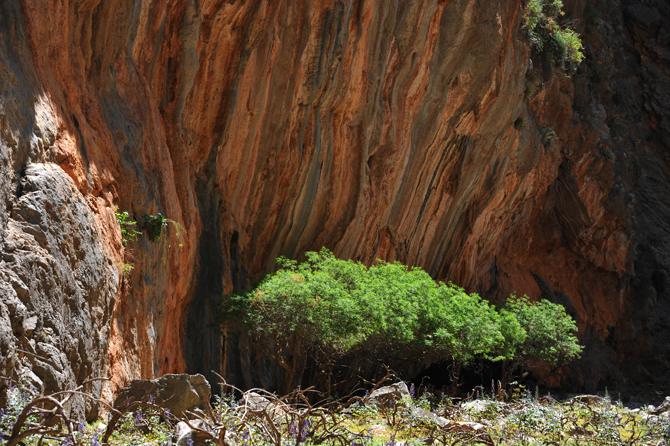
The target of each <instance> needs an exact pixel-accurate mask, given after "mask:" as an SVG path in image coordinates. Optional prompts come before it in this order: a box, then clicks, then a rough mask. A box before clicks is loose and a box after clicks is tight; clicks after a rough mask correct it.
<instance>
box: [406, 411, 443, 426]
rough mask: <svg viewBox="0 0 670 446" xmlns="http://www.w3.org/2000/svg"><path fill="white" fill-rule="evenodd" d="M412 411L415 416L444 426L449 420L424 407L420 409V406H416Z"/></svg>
mask: <svg viewBox="0 0 670 446" xmlns="http://www.w3.org/2000/svg"><path fill="white" fill-rule="evenodd" d="M412 412H413V414H414V416H415V417H419V418H423V419H425V420H427V421H429V422H432V423H435V424H437V425H438V426H440V427H445V426H446V425H448V424H449V420H447V419H446V418H444V417H441V416H439V415H437V414H434V413H433V412H431V411H428V410H426V409H421V408H420V407H417V408H416V409H414V410H413V411H412Z"/></svg>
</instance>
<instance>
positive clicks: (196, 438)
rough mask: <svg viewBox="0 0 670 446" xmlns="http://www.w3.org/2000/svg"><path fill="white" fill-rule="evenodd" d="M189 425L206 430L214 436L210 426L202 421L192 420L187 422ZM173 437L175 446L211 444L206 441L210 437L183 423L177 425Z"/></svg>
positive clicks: (203, 445) (204, 445) (206, 445)
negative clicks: (175, 441)
mask: <svg viewBox="0 0 670 446" xmlns="http://www.w3.org/2000/svg"><path fill="white" fill-rule="evenodd" d="M189 423H190V424H191V425H192V426H194V427H197V428H198V429H203V430H206V431H208V432H210V433H211V434H212V435H215V434H214V431H213V430H212V428H211V426H209V425H208V424H207V423H205V422H204V421H202V420H193V421H189ZM175 436H176V437H177V446H209V445H210V444H211V443H210V442H211V440H210V442H208V441H207V440H209V439H210V437H208V436H207V435H206V434H204V433H203V432H200V431H197V430H195V429H192V428H191V427H190V426H189V425H188V424H186V423H185V422H183V421H180V422H179V423H177V428H176V433H175Z"/></svg>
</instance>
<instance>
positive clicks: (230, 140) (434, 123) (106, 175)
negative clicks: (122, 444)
mask: <svg viewBox="0 0 670 446" xmlns="http://www.w3.org/2000/svg"><path fill="white" fill-rule="evenodd" d="M564 3H565V9H566V13H567V14H566V16H565V19H566V20H571V19H572V18H575V19H579V23H580V25H579V27H580V28H579V31H580V32H582V34H583V36H584V42H585V47H586V49H585V52H586V56H587V58H586V61H585V62H584V63H583V64H582V66H581V67H580V69H579V71H578V72H577V74H576V75H575V76H573V78H572V79H567V78H563V77H562V76H554V77H551V78H547V79H539V80H537V81H536V82H531V83H530V85H527V78H528V77H527V74H529V70H531V72H530V74H531V75H532V74H533V73H532V70H538V68H537V66H538V61H535V63H534V64H533V66H534V68H532V69H531V63H530V61H529V57H530V52H529V47H528V45H527V44H526V43H525V42H524V41H523V40H522V38H521V36H520V34H519V24H520V21H521V19H522V14H523V12H522V8H521V2H520V0H515V1H506V2H479V3H478V2H471V1H468V0H430V1H425V2H415V1H405V0H403V1H399V2H384V1H380V0H347V1H341V2H340V1H337V2H336V1H334V0H329V1H321V2H310V1H303V0H300V1H276V2H261V1H259V0H251V1H246V2H234V1H229V2H224V1H221V0H201V1H195V0H177V1H168V0H137V1H134V2H131V1H129V0H109V1H104V2H102V1H99V0H86V1H74V0H70V1H65V2H44V1H41V0H6V1H3V2H1V3H0V179H1V183H0V184H2V187H0V229H2V231H3V234H5V233H8V231H14V229H12V228H15V227H19V226H20V230H21V233H22V234H29V235H30V237H32V238H30V237H28V236H27V235H26V236H25V238H26V240H29V242H26V243H29V245H28V249H27V250H26V254H25V256H27V257H25V258H26V259H28V258H29V257H30V255H33V256H35V257H39V258H40V260H39V262H42V263H43V264H44V265H47V266H39V265H40V263H39V262H38V260H37V259H35V260H34V263H35V264H36V265H38V266H35V265H33V264H31V265H32V266H30V267H29V265H28V263H24V261H23V260H21V259H22V258H24V257H20V256H17V255H16V254H14V253H13V251H9V250H8V247H10V246H15V245H13V244H8V243H7V242H6V240H9V238H8V237H9V236H7V235H3V239H2V240H3V243H2V250H3V251H2V255H3V258H4V257H5V256H9V257H8V258H10V257H11V258H17V259H18V260H11V261H10V260H3V262H5V263H6V264H10V263H12V264H14V263H16V264H17V265H19V264H20V265H21V266H17V268H19V269H21V270H22V271H25V276H21V275H20V274H19V273H18V272H16V271H18V270H14V269H10V268H9V267H5V266H1V267H0V268H2V269H3V271H11V272H12V273H10V272H6V273H4V274H5V277H6V278H5V279H3V280H1V281H0V287H2V290H3V291H2V293H1V294H0V295H2V296H3V299H2V302H3V303H2V305H3V308H6V311H5V310H4V309H3V315H4V316H2V319H3V320H4V321H5V322H4V324H0V350H1V351H2V352H3V353H2V354H3V355H4V356H3V357H4V358H7V357H9V356H12V355H11V354H9V353H7V352H10V351H11V352H13V351H14V350H15V348H17V346H18V345H22V346H23V347H22V349H27V348H28V347H26V345H31V344H30V339H32V338H35V336H36V335H35V333H38V334H41V332H42V326H43V325H44V320H43V318H40V317H41V316H40V314H39V313H38V312H36V311H35V312H31V311H33V310H32V309H31V307H30V306H28V305H27V304H26V303H25V302H24V300H26V299H27V300H28V301H31V300H32V299H33V298H32V294H31V293H33V290H37V289H38V288H40V287H46V286H52V287H53V289H54V290H55V291H54V293H55V294H53V297H51V298H50V299H51V300H49V305H50V308H52V309H54V313H53V318H55V319H59V318H60V319H62V320H70V319H69V318H70V315H71V314H73V313H72V312H74V314H76V313H77V312H82V313H85V311H84V310H82V308H84V309H88V311H89V314H88V316H86V317H88V318H90V320H91V321H92V322H91V325H90V326H91V329H92V330H93V333H92V334H91V335H90V336H89V335H83V337H84V338H85V339H89V337H90V338H91V339H92V338H96V339H98V338H99V342H98V341H95V342H93V341H91V342H93V344H91V346H92V347H91V348H93V349H95V348H101V349H103V350H105V351H106V354H101V353H102V351H100V350H98V351H96V354H97V361H98V362H95V361H94V362H91V366H90V367H89V366H77V367H80V369H81V370H86V371H85V372H83V371H81V370H79V371H74V370H73V371H72V374H71V375H68V376H71V378H72V379H73V380H75V381H77V382H79V380H81V379H84V378H85V377H89V376H92V375H94V374H96V373H98V368H97V367H100V369H99V370H100V371H101V372H102V371H103V370H105V371H107V372H108V373H109V374H110V376H112V383H111V386H110V387H109V388H107V389H106V390H105V391H106V392H107V396H108V397H111V396H110V392H111V391H113V390H117V389H119V388H121V387H122V386H123V385H124V384H125V383H126V382H128V381H129V380H130V379H133V378H152V377H154V376H159V375H161V374H164V373H170V372H179V373H180V372H183V371H185V370H188V371H190V372H202V373H205V374H209V373H210V370H215V371H218V372H220V373H221V374H223V375H224V376H225V377H226V379H228V380H229V381H230V382H231V383H234V384H239V385H241V386H248V387H251V386H254V385H261V386H263V387H265V388H267V389H272V388H273V385H274V383H273V379H274V378H273V376H272V374H271V373H268V372H267V370H268V369H267V368H266V367H263V366H262V361H261V360H260V358H258V357H257V356H256V355H255V354H254V351H255V350H254V348H253V346H251V345H249V341H248V340H247V339H246V338H244V337H240V336H238V335H236V334H235V333H227V334H224V336H222V335H221V334H220V333H219V331H218V329H217V328H216V327H214V322H215V318H214V316H213V312H214V309H215V307H216V305H217V300H216V299H218V297H220V296H221V295H223V294H225V293H229V292H231V291H232V290H233V289H240V288H243V287H245V286H248V285H249V283H251V282H252V281H253V280H255V279H257V278H259V277H260V276H261V275H262V274H264V273H266V272H268V271H270V270H271V269H272V268H273V262H274V258H275V257H276V256H277V255H285V256H288V257H298V256H299V255H301V253H303V252H304V251H305V250H309V249H319V248H320V247H321V246H326V247H329V248H330V249H332V250H333V251H334V252H335V254H336V255H338V256H341V257H348V258H354V259H359V260H361V261H363V262H368V263H369V262H372V261H373V260H374V259H375V258H383V259H386V260H400V261H402V262H405V263H408V264H412V265H418V266H421V267H423V268H424V269H426V270H427V271H428V272H429V273H431V274H432V275H433V276H434V277H435V278H437V279H440V280H452V281H454V282H455V283H458V284H460V285H462V286H464V287H465V288H466V289H467V290H468V291H477V292H479V293H480V294H482V295H484V296H485V297H487V298H492V299H500V298H503V297H505V296H507V295H508V294H509V293H511V292H512V291H517V292H519V293H525V294H528V295H530V296H531V297H533V298H539V297H545V298H548V299H551V300H554V301H556V302H560V303H563V304H565V305H566V306H567V307H568V309H569V311H570V312H571V313H572V314H574V315H575V317H576V319H577V322H578V325H579V327H580V336H581V337H582V339H583V340H584V342H585V343H586V347H587V349H586V351H585V353H584V359H583V360H582V361H581V362H580V363H577V364H575V365H573V366H572V367H571V368H570V369H566V370H565V371H564V372H562V373H561V374H557V375H554V377H553V378H551V379H549V380H547V381H546V384H547V385H570V386H573V387H575V388H578V387H583V388H587V389H593V388H595V387H597V386H598V385H601V386H602V385H603V384H605V383H607V382H617V381H619V382H621V381H625V380H629V381H650V380H653V379H655V378H659V379H662V378H660V377H662V376H663V375H664V374H665V373H666V372H667V371H668V370H670V363H669V362H668V361H670V359H668V358H670V354H668V353H670V330H668V327H669V326H670V281H668V272H669V271H670V246H669V245H670V237H668V235H667V234H668V232H669V231H670V202H668V200H667V190H668V187H669V186H670V184H669V179H670V160H669V159H668V156H667V153H668V144H669V143H668V141H670V124H669V122H670V118H669V117H670V100H669V99H668V98H669V97H670V94H669V93H668V92H669V91H670V87H669V85H670V70H669V69H668V51H669V50H668V45H669V44H668V35H669V34H668V32H669V31H668V26H667V23H668V22H669V20H668V19H669V17H670V11H669V10H668V5H667V4H666V3H665V2H663V1H662V0H648V1H646V2H645V3H644V5H641V4H640V3H639V2H637V1H634V0H620V1H615V0H586V1H577V0H566V1H565V2H564ZM527 87H530V91H529V94H528V95H526V90H527ZM518 118H523V119H525V122H526V125H525V126H524V127H523V128H521V129H519V128H516V127H515V126H514V125H513V123H514V122H515V121H516V120H517V119H518ZM554 135H555V137H554ZM31 163H54V164H57V165H59V166H60V168H61V169H62V170H63V171H64V172H66V173H67V175H68V176H69V177H70V178H71V179H72V181H73V184H74V187H73V188H70V192H67V193H66V195H68V196H66V197H60V198H58V199H61V198H62V199H64V200H66V201H67V200H75V201H77V202H80V200H81V198H82V197H86V198H85V199H84V200H83V201H81V202H82V203H84V202H85V203H86V204H87V208H88V212H89V213H90V214H91V215H90V217H92V220H91V221H93V223H91V224H89V225H88V228H89V229H90V230H91V232H90V233H86V229H85V228H83V227H81V225H80V224H79V223H78V222H77V219H76V218H73V219H61V220H54V219H52V220H50V223H49V224H51V225H52V227H51V228H46V232H45V229H42V228H41V227H39V224H37V223H35V222H33V218H37V217H35V216H34V215H33V214H32V213H33V210H32V208H31V207H30V206H32V204H31V203H29V202H28V201H27V200H26V203H25V206H27V207H25V208H20V209H23V210H22V211H21V212H23V214H24V215H23V216H22V217H20V218H19V215H18V214H16V215H17V217H16V218H14V217H11V215H12V213H13V212H14V203H15V202H16V201H17V200H20V199H21V197H17V195H20V193H18V192H19V191H20V187H19V185H20V184H21V183H20V182H21V178H22V177H23V176H24V171H26V170H27V167H26V166H29V165H30V164H31ZM54 171H55V168H54ZM46 186H47V184H43V183H39V188H42V187H46ZM36 192H38V191H33V193H36ZM42 192H43V193H44V194H46V195H47V197H46V201H45V200H42V201H41V202H39V203H37V205H43V204H44V205H46V204H45V203H47V202H48V203H52V202H53V204H58V203H60V202H58V201H55V200H57V198H56V197H52V196H51V195H52V194H54V193H55V191H54V190H52V189H44V190H43V191H42ZM116 206H118V207H119V208H120V209H121V210H122V211H124V210H127V211H129V212H130V213H131V215H133V219H135V220H140V219H141V217H142V215H144V214H145V213H147V214H157V213H158V212H160V213H162V214H163V215H165V216H167V217H168V218H171V219H173V220H175V221H177V222H179V223H180V224H182V225H183V226H184V227H185V228H186V229H187V230H188V233H187V236H186V239H185V240H184V242H183V246H181V247H178V246H177V245H178V242H177V240H176V239H175V238H173V237H172V238H170V240H169V243H170V244H171V249H169V250H168V251H167V254H166V256H163V250H162V248H161V247H160V246H158V244H151V243H149V242H148V241H147V240H146V238H145V237H140V238H139V239H138V241H136V242H130V243H129V244H128V246H127V248H126V249H125V250H124V248H123V246H122V245H121V240H120V237H121V236H120V232H119V229H118V226H117V225H116V222H115V220H114V214H113V210H114V208H115V207H116ZM35 209H37V211H36V212H38V213H40V212H41V211H40V210H39V207H37V208H35ZM49 212H53V211H48V210H47V211H45V214H43V215H49ZM82 212H83V211H82ZM87 218H88V217H87ZM17 230H18V229H17ZM49 231H53V232H54V233H63V234H72V239H71V240H75V237H79V238H78V239H77V240H81V241H86V242H88V240H89V238H91V239H94V240H92V243H93V245H91V246H95V248H90V249H91V250H93V251H95V252H96V253H99V256H101V257H100V258H101V259H102V258H105V259H107V260H109V261H111V262H112V263H111V265H112V266H115V265H119V264H123V263H132V264H134V266H135V269H134V270H132V272H131V273H130V274H129V275H128V276H126V277H121V274H120V273H117V274H116V275H115V276H114V277H111V276H109V275H108V274H109V273H110V271H111V270H109V271H108V269H109V268H108V266H110V264H109V262H107V260H105V261H101V262H102V263H99V264H100V265H107V266H105V267H104V268H103V269H104V271H103V270H101V269H97V270H96V269H95V268H94V267H93V266H91V267H90V268H91V270H92V271H93V270H95V271H94V274H93V276H92V277H93V279H89V278H86V277H82V276H80V275H79V273H78V272H77V269H76V268H79V267H77V266H75V267H74V269H72V268H71V267H70V266H67V268H69V270H70V271H72V274H71V276H68V274H67V271H66V270H64V271H65V272H66V274H65V277H66V278H62V277H61V275H60V274H58V272H56V271H61V270H60V268H65V267H66V266H65V265H66V263H67V262H70V261H74V258H73V257H72V256H74V257H77V256H78V255H79V253H80V251H81V250H82V248H81V246H80V245H75V244H74V242H72V243H70V239H69V238H68V239H64V240H67V242H66V243H62V244H56V245H53V244H51V240H52V239H50V238H49V237H50V236H49ZM80 231H81V234H80V233H79V232H80ZM42 233H44V234H45V237H46V238H43V237H42V235H41V234H42ZM22 237H23V236H22ZM43 244H45V245H44V246H43ZM16 246H17V247H16V248H14V251H17V250H18V251H21V250H22V249H23V248H20V247H18V245H16ZM38 249H42V250H43V251H38ZM37 252H40V255H39V256H38V255H37V254H35V253H37ZM59 252H61V253H63V254H62V256H61V255H60V254H58V253H59ZM42 253H44V254H42ZM22 255H23V254H22ZM96 255H98V254H96ZM12 256H13V257H12ZM45 256H47V258H48V256H52V257H53V258H54V259H55V260H54V262H55V263H54V264H53V265H52V264H50V263H49V262H48V261H45V260H44V258H45ZM59 256H60V257H59ZM30 258H31V259H32V257H30ZM85 258H86V259H88V258H89V257H86V256H85ZM31 261H33V260H31ZM25 262H28V261H27V260H26V261H25ZM62 262H65V263H62ZM86 262H89V260H86ZM5 263H3V265H5ZM93 264H95V265H98V263H95V262H93V263H92V265H93ZM68 265H69V264H68ZM12 268H13V267H12ZM40 268H42V269H43V270H44V271H46V272H45V273H44V274H42V273H40V272H39V269H40ZM49 268H51V269H49ZM96 268H97V267H96ZM100 268H102V267H100ZM105 268H107V269H105ZM52 270H53V271H54V272H55V273H54V274H53V275H52V274H50V271H52ZM119 271H120V268H119ZM75 272H77V275H75ZM56 275H57V276H58V277H59V278H60V279H58V280H61V282H57V281H56V279H55V278H54V277H55V276H56ZM15 276H16V277H15ZM96 277H97V278H96ZM18 280H21V282H22V283H23V285H21V284H20V283H19V282H18ZM50 281H53V285H48V284H49V283H51V282H50ZM78 281H81V284H80V283H79V282H78ZM45 284H46V285H45ZM15 285H16V286H15ZM89 286H90V287H91V288H87V287H89ZM94 289H95V290H100V291H99V294H96V293H98V291H95V292H94V291H91V290H94ZM84 291H86V292H87V293H88V294H87V295H86V297H84V294H83V293H84ZM26 293H28V295H30V296H31V297H30V298H29V299H28V298H26V297H25V296H26ZM78 293H80V294H78ZM21 295H23V296H24V297H23V298H22V297H21ZM5 296H8V297H6V298H5ZM73 296H74V297H73ZM90 296H93V297H90ZM95 299H99V302H97V301H95ZM89 300H91V304H90V305H89V304H88V302H89ZM37 301H40V299H39V298H37ZM84 301H86V302H87V303H86V304H85V303H84ZM71 302H72V303H71ZM19 303H20V304H21V305H23V307H25V310H24V308H23V307H22V306H21V305H19ZM63 303H64V304H63ZM87 305H88V306H87ZM10 306H11V309H10ZM75 307H76V308H75ZM96 307H97V308H99V310H97V309H96ZM73 308H74V309H73ZM10 311H13V312H14V313H13V314H16V315H18V316H16V317H17V318H20V320H21V323H20V325H17V326H16V327H14V326H12V327H11V328H9V327H10V326H11V325H12V323H13V321H14V318H13V317H12V318H11V319H10V318H9V316H8V315H9V312H10ZM96 312H97V313H96ZM33 316H37V317H38V320H37V321H36V322H35V328H32V327H33V321H32V320H31V319H30V318H31V317H33ZM86 317H83V318H82V319H81V320H85V319H86ZM17 320H18V319H17ZM23 321H26V325H25V326H24V325H23ZM101 321H102V322H104V324H105V327H98V325H96V324H99V323H101ZM8 324H9V325H8ZM54 324H55V325H58V324H56V323H54ZM81 324H84V325H85V324H86V323H84V322H81ZM74 326H75V327H79V329H81V328H82V327H83V325H82V326H77V324H75V325H74ZM87 327H88V325H86V328H87ZM46 328H52V329H53V330H54V333H53V335H54V336H56V337H62V336H63V334H62V332H61V331H57V328H55V327H50V326H46ZM98 328H99V329H98ZM31 330H32V334H30V332H31ZM84 332H85V331H83V332H82V333H84ZM45 333H46V334H47V336H50V334H49V333H48V332H46V331H45ZM22 336H23V337H25V338H26V341H21V339H23V338H22ZM30 336H32V338H31V337H30ZM86 336H89V337H86ZM73 339H75V338H73ZM77 339H78V338H77ZM33 340H34V341H35V346H34V349H35V354H39V355H40V356H44V357H48V358H51V359H50V361H51V362H53V363H54V364H55V365H49V364H47V363H44V364H46V365H43V366H39V367H42V368H41V369H40V370H41V376H40V378H42V379H45V380H46V381H47V382H55V383H59V385H61V384H64V383H65V381H67V380H68V379H70V378H67V379H66V378H63V377H61V376H60V375H55V374H53V373H51V371H50V370H51V369H49V368H48V367H47V365H49V367H51V368H52V369H53V370H57V367H61V365H58V364H60V362H59V361H61V362H62V360H63V357H60V356H59V355H60V354H61V353H62V354H64V355H66V356H65V357H66V358H68V360H69V358H70V356H69V355H72V354H73V353H71V352H73V351H76V352H77V353H78V354H79V355H80V356H82V355H84V356H85V353H80V352H79V350H78V348H75V347H74V345H73V346H72V347H67V348H66V347H65V345H66V344H63V345H62V347H61V346H60V345H57V346H55V347H54V348H55V349H56V350H57V351H58V352H60V353H57V352H56V350H53V349H52V348H51V347H46V346H45V345H55V344H54V343H58V342H61V341H56V340H55V339H54V340H53V341H51V342H42V341H39V342H38V339H33ZM22 342H23V343H22ZM62 342H64V343H66V341H62ZM78 342H79V341H78V340H77V342H74V341H73V343H78ZM82 342H83V345H84V346H87V345H88V344H86V342H88V341H86V340H84V341H82ZM96 342H97V343H96ZM25 343H27V344H25ZM24 344H25V345H24ZM41 344H45V345H41ZM68 345H69V344H68ZM38 350H39V351H38ZM26 351H29V350H26ZM12 357H13V356H12ZM35 361H36V364H37V360H35ZM42 362H43V361H42ZM83 363H84V364H87V362H86V361H84V362H83ZM103 364H106V367H104V366H103ZM56 366H57V367H56ZM63 367H65V366H64V365H63ZM82 367H83V368H82ZM59 373H60V372H59ZM208 377H209V378H210V380H211V381H215V379H214V376H213V375H211V376H209V375H208ZM68 382H69V381H68ZM73 382H74V381H73Z"/></svg>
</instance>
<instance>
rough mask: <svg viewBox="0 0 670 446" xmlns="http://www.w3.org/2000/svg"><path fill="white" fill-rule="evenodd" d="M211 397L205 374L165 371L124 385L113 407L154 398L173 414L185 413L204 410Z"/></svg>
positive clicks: (154, 400)
mask: <svg viewBox="0 0 670 446" xmlns="http://www.w3.org/2000/svg"><path fill="white" fill-rule="evenodd" d="M211 397H212V389H211V387H210V385H209V383H208V382H207V380H206V379H205V377H204V376H202V375H185V374H182V375H163V376H161V377H160V378H157V379H153V380H149V379H147V380H133V381H132V382H131V383H130V384H128V385H127V386H126V387H124V388H123V389H121V391H120V392H119V395H118V396H117V398H116V401H114V407H119V408H121V407H123V406H124V405H125V404H126V403H130V402H133V401H149V400H151V401H153V402H154V403H155V404H157V405H159V406H161V407H163V408H165V409H168V410H169V411H170V412H171V413H172V415H174V416H176V417H183V416H185V412H186V411H193V410H195V409H201V410H204V409H205V405H206V404H208V403H209V399H210V398H211Z"/></svg>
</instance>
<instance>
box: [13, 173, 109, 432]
mask: <svg viewBox="0 0 670 446" xmlns="http://www.w3.org/2000/svg"><path fill="white" fill-rule="evenodd" d="M3 223H5V224H3V225H2V226H0V375H4V376H9V377H12V378H14V379H18V380H21V379H22V378H31V376H32V373H34V375H36V376H37V377H38V378H39V380H41V382H43V385H44V387H45V390H46V391H47V392H55V391H59V390H66V389H73V388H75V387H76V386H77V385H79V384H81V383H82V382H84V381H85V380H87V379H89V378H93V377H102V376H106V370H105V364H106V355H105V354H104V353H105V352H106V351H107V342H108V339H109V329H110V328H109V327H110V324H109V319H110V317H111V311H112V309H113V305H114V296H116V292H117V289H118V285H119V274H118V271H117V268H116V267H115V265H114V263H113V261H112V260H111V258H110V257H109V256H108V255H107V254H106V253H105V249H104V246H103V244H102V236H101V234H100V231H99V229H98V225H97V224H96V220H95V218H94V214H93V212H92V210H91V209H90V207H89V204H88V201H87V198H86V197H84V196H83V195H82V194H81V193H80V192H79V191H78V190H77V188H76V187H75V185H74V183H73V181H72V180H71V179H70V177H69V176H68V175H67V174H66V173H65V172H64V171H63V170H62V169H61V168H60V167H58V166H57V165H55V164H28V166H27V167H26V168H25V171H24V172H23V175H22V177H21V179H20V181H19V185H18V188H17V191H16V196H15V197H14V198H13V199H12V205H11V210H10V212H9V215H8V218H7V219H6V220H5V221H4V222H3ZM29 371H32V373H29ZM29 381H31V382H33V383H36V382H37V381H36V380H35V379H34V378H33V379H29ZM101 386H102V383H101V382H100V381H97V382H93V383H91V384H90V385H88V387H87V388H86V389H85V390H87V391H89V392H91V393H92V394H93V395H94V396H99V395H100V391H101ZM71 409H72V410H73V414H74V415H75V417H77V418H79V419H82V418H83V417H84V416H87V417H89V418H91V417H93V416H95V415H96V404H94V403H92V402H91V401H90V400H89V401H84V400H83V399H82V398H75V399H74V400H73V404H72V408H71Z"/></svg>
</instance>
